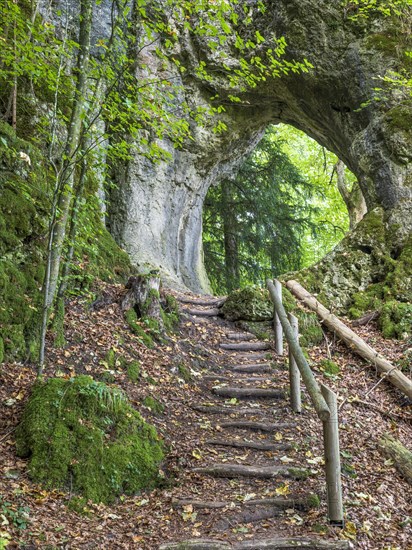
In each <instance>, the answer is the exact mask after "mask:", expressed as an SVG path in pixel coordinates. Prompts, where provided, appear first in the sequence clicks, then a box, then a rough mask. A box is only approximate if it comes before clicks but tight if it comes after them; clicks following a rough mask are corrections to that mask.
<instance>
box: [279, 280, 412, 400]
mask: <svg viewBox="0 0 412 550" xmlns="http://www.w3.org/2000/svg"><path fill="white" fill-rule="evenodd" d="M286 286H287V287H288V289H289V290H290V291H291V292H292V293H293V294H294V295H295V296H296V297H297V298H299V300H301V301H302V302H303V303H304V304H305V305H306V306H308V307H309V308H310V309H311V310H312V311H315V312H316V313H317V314H318V315H319V317H320V318H321V319H322V321H323V322H324V323H325V325H326V326H327V327H328V328H329V329H330V330H332V331H334V332H335V333H336V334H337V335H338V336H339V338H342V340H343V341H344V342H345V344H347V345H348V347H349V348H350V349H352V350H353V351H355V352H356V353H357V354H358V355H360V356H361V357H363V358H364V359H366V360H367V361H370V362H371V363H372V365H373V366H374V367H376V368H377V369H378V371H379V372H381V373H383V375H384V376H385V377H386V378H387V380H388V382H390V383H391V384H393V385H394V386H396V387H397V388H399V389H400V390H401V391H402V392H403V393H404V394H405V395H407V396H408V397H409V398H412V381H411V380H410V379H409V378H408V377H407V376H405V375H404V374H403V373H402V372H401V371H400V370H399V369H397V368H396V367H394V366H393V365H392V363H390V362H389V361H387V360H386V359H385V358H384V357H382V355H380V354H379V353H378V352H377V351H376V350H374V349H373V348H371V347H370V346H369V345H368V344H367V343H366V342H365V341H364V340H362V338H360V337H359V336H358V335H357V334H355V333H354V332H353V330H351V329H350V328H349V327H347V326H346V325H345V324H344V323H342V321H341V320H340V319H338V318H337V317H336V316H335V315H333V314H332V313H331V312H330V311H329V310H328V309H326V307H324V306H323V305H322V304H321V303H320V302H318V301H317V300H316V298H315V297H314V296H312V295H311V294H310V293H309V292H308V291H307V290H305V289H304V288H303V287H302V286H301V285H300V284H299V283H297V282H296V281H288V282H287V283H286Z"/></svg>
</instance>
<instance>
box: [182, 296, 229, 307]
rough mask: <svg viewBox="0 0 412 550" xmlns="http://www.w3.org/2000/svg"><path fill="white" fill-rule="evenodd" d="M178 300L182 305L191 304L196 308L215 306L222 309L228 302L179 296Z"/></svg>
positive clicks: (221, 299) (224, 299) (222, 299)
mask: <svg viewBox="0 0 412 550" xmlns="http://www.w3.org/2000/svg"><path fill="white" fill-rule="evenodd" d="M177 300H178V301H179V302H180V303H182V304H190V305H194V306H214V307H217V308H219V307H221V306H223V304H224V303H225V302H226V298H211V299H210V300H208V299H202V298H200V299H197V298H187V297H185V296H178V297H177Z"/></svg>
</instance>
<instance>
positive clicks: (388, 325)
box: [379, 300, 412, 339]
mask: <svg viewBox="0 0 412 550" xmlns="http://www.w3.org/2000/svg"><path fill="white" fill-rule="evenodd" d="M379 324H380V327H381V330H382V333H383V335H384V336H385V337H386V338H399V339H404V338H408V337H410V336H412V304H409V303H402V302H397V301H395V300H393V301H390V302H387V303H386V304H385V305H384V306H383V307H382V310H381V315H380V318H379Z"/></svg>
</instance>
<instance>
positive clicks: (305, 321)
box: [293, 308, 324, 348]
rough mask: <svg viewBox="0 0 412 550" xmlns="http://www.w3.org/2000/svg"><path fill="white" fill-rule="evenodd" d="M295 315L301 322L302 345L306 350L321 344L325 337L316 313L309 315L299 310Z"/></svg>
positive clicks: (300, 340)
mask: <svg viewBox="0 0 412 550" xmlns="http://www.w3.org/2000/svg"><path fill="white" fill-rule="evenodd" d="M293 314H294V315H295V316H296V317H297V319H298V321H299V334H300V337H299V343H300V345H301V346H302V347H304V348H311V347H313V346H317V345H318V344H320V343H321V342H322V341H323V339H324V335H323V331H322V327H321V326H320V323H319V321H318V317H317V315H316V313H307V312H306V311H303V310H302V309H299V308H297V309H296V310H295V311H294V312H293Z"/></svg>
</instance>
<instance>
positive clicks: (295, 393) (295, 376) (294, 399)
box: [288, 313, 302, 413]
mask: <svg viewBox="0 0 412 550" xmlns="http://www.w3.org/2000/svg"><path fill="white" fill-rule="evenodd" d="M288 319H289V323H290V326H291V327H292V330H293V334H294V336H295V338H296V340H298V341H299V325H298V320H297V318H296V317H295V316H294V315H292V314H291V313H289V314H288ZM289 382H290V405H291V407H292V410H293V411H294V412H297V413H300V412H302V402H301V395H300V372H299V369H298V366H297V364H296V361H295V357H294V356H293V353H292V348H291V347H290V346H289Z"/></svg>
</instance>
